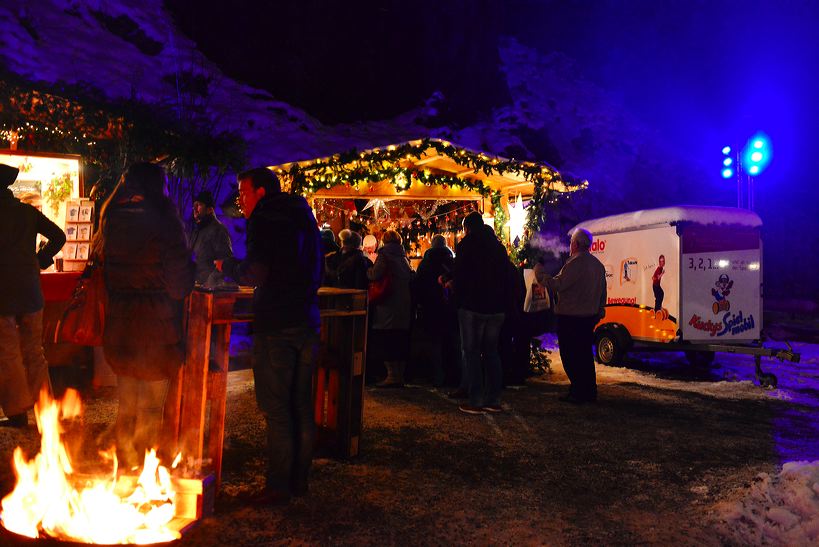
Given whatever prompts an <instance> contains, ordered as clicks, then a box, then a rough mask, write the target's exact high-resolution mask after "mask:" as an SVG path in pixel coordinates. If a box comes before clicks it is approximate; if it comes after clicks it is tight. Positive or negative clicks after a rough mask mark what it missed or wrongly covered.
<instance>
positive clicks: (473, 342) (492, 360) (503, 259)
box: [453, 211, 509, 414]
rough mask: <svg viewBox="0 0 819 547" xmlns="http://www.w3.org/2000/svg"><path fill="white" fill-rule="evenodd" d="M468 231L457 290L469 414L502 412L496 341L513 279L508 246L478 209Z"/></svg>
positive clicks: (459, 256)
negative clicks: (510, 278) (509, 266)
mask: <svg viewBox="0 0 819 547" xmlns="http://www.w3.org/2000/svg"><path fill="white" fill-rule="evenodd" d="M464 231H465V232H466V236H465V237H464V238H463V239H462V240H461V241H460V243H458V245H457V246H456V247H455V272H454V280H453V282H454V289H455V303H456V306H457V308H458V322H459V324H460V328H461V352H462V354H463V360H464V364H465V369H466V373H467V375H468V379H469V403H468V404H463V405H461V406H460V409H461V411H462V412H466V413H467V414H482V413H484V412H501V411H502V409H501V406H500V394H501V390H502V388H503V373H502V368H501V360H500V355H499V353H498V340H499V337H500V330H501V327H502V326H503V319H504V312H505V310H506V306H507V298H508V290H509V284H508V282H507V279H508V262H509V257H508V255H507V254H506V249H505V248H504V246H503V245H502V244H501V242H500V241H498V238H497V237H496V236H495V232H494V231H493V230H492V228H490V227H489V226H487V225H486V224H484V222H483V217H482V216H481V214H480V213H479V212H477V211H474V212H472V213H469V214H468V215H467V216H466V218H465V219H464Z"/></svg>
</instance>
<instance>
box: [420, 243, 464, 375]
mask: <svg viewBox="0 0 819 547" xmlns="http://www.w3.org/2000/svg"><path fill="white" fill-rule="evenodd" d="M454 267H455V260H454V258H453V257H452V251H451V250H450V249H449V247H447V246H446V239H444V236H442V235H440V234H437V235H435V236H434V237H433V238H432V246H431V247H430V248H429V249H428V250H427V252H425V253H424V258H423V260H421V263H420V264H419V265H418V273H417V275H416V276H415V285H414V288H415V296H416V299H417V301H418V306H419V308H420V311H421V327H422V329H423V332H424V338H425V339H426V341H427V344H428V351H429V361H430V367H431V369H432V371H431V372H432V384H433V385H434V386H436V387H440V386H443V385H445V384H446V383H447V382H449V383H457V381H458V379H460V376H461V367H460V366H455V367H453V366H451V365H452V364H453V363H459V362H460V359H459V358H456V359H450V358H449V357H450V356H451V355H452V354H453V353H457V352H456V351H455V349H456V348H457V346H458V344H457V341H456V338H457V336H458V315H457V312H456V310H455V306H454V305H453V303H452V302H451V301H450V300H449V298H448V296H447V295H446V292H445V289H444V287H442V286H441V284H440V283H438V278H439V277H442V276H444V277H450V276H451V275H452V271H453V269H454ZM464 385H466V383H465V382H464Z"/></svg>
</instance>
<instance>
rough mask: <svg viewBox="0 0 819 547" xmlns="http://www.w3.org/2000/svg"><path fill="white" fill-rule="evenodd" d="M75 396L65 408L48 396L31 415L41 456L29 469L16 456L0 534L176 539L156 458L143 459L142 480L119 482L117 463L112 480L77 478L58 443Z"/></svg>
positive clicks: (170, 495)
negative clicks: (34, 418)
mask: <svg viewBox="0 0 819 547" xmlns="http://www.w3.org/2000/svg"><path fill="white" fill-rule="evenodd" d="M80 409H81V405H80V399H79V395H78V394H77V392H76V391H74V390H68V391H67V392H66V395H65V397H64V398H63V400H62V401H53V400H51V399H50V397H49V396H48V394H46V393H45V392H43V393H41V394H40V402H39V404H37V405H36V406H35V407H34V413H35V415H36V417H37V427H38V428H39V429H40V434H41V440H40V453H39V454H37V455H36V456H35V457H34V459H33V460H31V461H26V459H25V457H24V456H23V452H22V450H21V449H20V447H17V448H16V449H15V450H14V470H15V473H16V475H17V484H16V485H15V487H14V491H13V492H12V493H11V494H9V495H8V496H6V497H5V498H4V499H3V503H2V508H3V511H2V515H1V516H2V523H3V526H4V527H5V528H6V529H7V530H9V531H11V532H13V533H15V534H18V535H21V536H28V537H31V538H36V537H39V536H41V535H48V536H51V537H55V538H59V539H65V540H71V541H80V542H84V543H107V544H117V543H138V544H148V543H159V542H166V541H172V540H174V539H177V538H179V533H178V532H177V531H175V530H171V529H169V528H168V523H169V522H170V521H171V520H172V519H173V518H174V513H175V506H174V498H175V493H174V491H173V488H172V486H171V476H170V472H169V471H168V469H167V468H165V467H163V466H161V465H159V459H158V458H157V457H156V453H155V451H154V450H151V451H150V452H149V453H147V454H146V455H145V463H144V466H143V469H142V472H141V473H140V475H139V478H138V479H136V480H135V481H133V480H129V477H124V476H123V477H120V478H119V480H118V479H117V465H116V456H115V455H114V456H113V462H114V464H113V471H112V473H111V474H110V476H104V477H90V478H88V477H84V478H78V477H76V476H75V475H73V469H72V466H71V460H70V458H69V456H68V452H67V451H66V449H65V445H64V444H63V442H62V439H61V434H62V432H63V430H62V428H61V426H60V419H61V418H62V419H67V418H72V417H75V416H78V415H79V413H80Z"/></svg>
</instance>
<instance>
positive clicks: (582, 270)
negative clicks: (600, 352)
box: [544, 229, 606, 404]
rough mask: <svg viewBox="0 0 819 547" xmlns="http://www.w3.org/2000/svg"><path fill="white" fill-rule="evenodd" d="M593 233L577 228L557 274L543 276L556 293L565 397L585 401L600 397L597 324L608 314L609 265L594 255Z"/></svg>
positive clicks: (577, 402) (571, 401) (590, 401)
mask: <svg viewBox="0 0 819 547" xmlns="http://www.w3.org/2000/svg"><path fill="white" fill-rule="evenodd" d="M591 242H592V235H591V234H590V233H589V232H588V231H586V230H583V229H578V230H575V232H574V233H573V234H572V239H571V244H570V246H569V253H570V257H569V260H567V261H566V264H564V265H563V268H562V269H561V270H560V273H558V274H557V275H556V276H554V277H549V276H544V277H545V279H544V281H545V282H546V283H547V284H548V286H549V288H550V289H552V290H553V291H554V292H556V293H557V306H556V307H555V315H556V316H557V343H558V346H559V347H560V359H561V360H562V361H563V368H564V369H565V370H566V376H568V377H569V382H571V386H570V387H569V393H568V395H566V396H565V397H562V398H561V400H562V401H566V402H570V403H576V404H582V403H593V402H595V401H596V400H597V379H596V377H595V371H594V355H592V346H593V345H594V327H595V325H597V322H598V321H599V320H600V319H602V318H603V316H604V315H605V314H606V310H605V306H606V269H605V267H604V266H603V264H601V263H600V261H599V260H597V259H596V258H595V257H593V256H592V255H591V253H590V252H589V249H590V248H591Z"/></svg>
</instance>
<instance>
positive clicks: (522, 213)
mask: <svg viewBox="0 0 819 547" xmlns="http://www.w3.org/2000/svg"><path fill="white" fill-rule="evenodd" d="M506 225H507V226H508V227H509V241H510V242H514V241H515V239H521V238H522V237H523V227H524V226H526V209H524V207H523V200H522V199H521V197H520V194H518V197H517V199H516V200H515V203H510V204H509V222H507V223H506Z"/></svg>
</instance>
